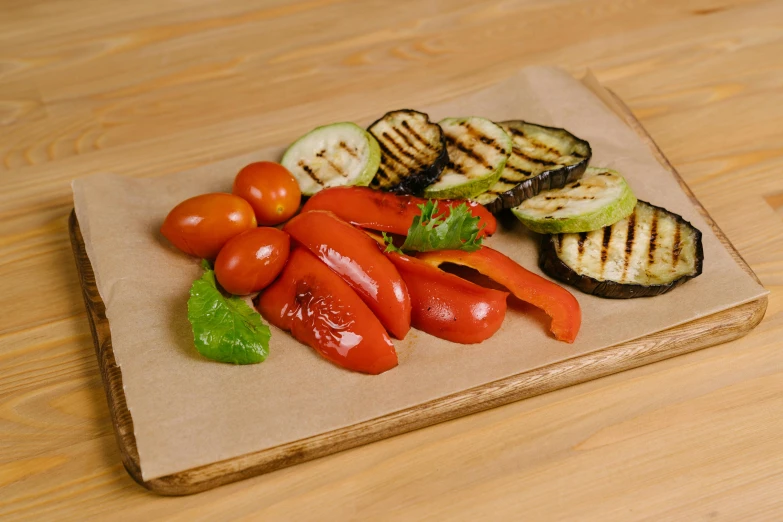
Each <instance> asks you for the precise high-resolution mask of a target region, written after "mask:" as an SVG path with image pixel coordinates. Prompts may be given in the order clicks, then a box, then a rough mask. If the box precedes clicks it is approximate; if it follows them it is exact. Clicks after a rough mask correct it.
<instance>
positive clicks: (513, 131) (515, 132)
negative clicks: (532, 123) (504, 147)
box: [502, 125, 527, 140]
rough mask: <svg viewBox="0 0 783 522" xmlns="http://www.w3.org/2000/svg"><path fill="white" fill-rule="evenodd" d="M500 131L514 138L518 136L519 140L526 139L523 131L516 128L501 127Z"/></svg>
mask: <svg viewBox="0 0 783 522" xmlns="http://www.w3.org/2000/svg"><path fill="white" fill-rule="evenodd" d="M502 129H503V130H504V131H506V132H510V133H511V134H513V135H514V136H519V137H520V138H523V139H525V140H526V139H527V136H526V135H525V133H524V131H521V130H519V129H517V128H516V127H512V126H510V125H509V126H508V128H506V127H502Z"/></svg>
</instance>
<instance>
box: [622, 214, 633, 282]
mask: <svg viewBox="0 0 783 522" xmlns="http://www.w3.org/2000/svg"><path fill="white" fill-rule="evenodd" d="M635 238H636V209H634V210H633V212H632V213H631V215H630V216H629V217H628V236H627V237H626V238H625V263H624V264H623V275H622V277H621V278H620V279H621V280H623V279H625V273H626V272H627V271H628V265H629V264H630V263H631V253H632V252H633V242H634V239H635Z"/></svg>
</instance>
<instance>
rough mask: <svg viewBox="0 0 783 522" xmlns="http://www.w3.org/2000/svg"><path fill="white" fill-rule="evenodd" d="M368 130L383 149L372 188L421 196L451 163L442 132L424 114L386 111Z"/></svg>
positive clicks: (407, 110)
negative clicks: (449, 162) (448, 163)
mask: <svg viewBox="0 0 783 522" xmlns="http://www.w3.org/2000/svg"><path fill="white" fill-rule="evenodd" d="M367 130H368V131H369V132H370V134H372V135H373V136H374V137H375V139H376V140H377V141H378V144H379V145H380V147H381V164H380V166H379V167H378V172H377V174H375V177H374V178H373V180H372V182H371V183H370V187H371V188H374V189H379V190H385V191H387V192H393V193H395V194H413V195H418V194H421V192H422V191H423V190H424V189H425V188H426V187H427V186H428V185H430V184H431V183H432V182H434V181H435V180H436V179H438V176H439V175H440V173H441V171H442V170H443V167H445V166H446V163H447V162H448V160H449V156H448V153H447V152H446V140H445V138H444V136H443V129H441V128H440V125H438V124H437V123H433V122H431V121H430V118H429V116H427V115H426V114H424V113H423V112H418V111H414V110H410V109H402V110H397V111H391V112H387V113H386V114H384V115H383V117H382V118H380V119H378V120H377V121H376V122H374V123H373V124H372V125H370V126H369V127H368V128H367Z"/></svg>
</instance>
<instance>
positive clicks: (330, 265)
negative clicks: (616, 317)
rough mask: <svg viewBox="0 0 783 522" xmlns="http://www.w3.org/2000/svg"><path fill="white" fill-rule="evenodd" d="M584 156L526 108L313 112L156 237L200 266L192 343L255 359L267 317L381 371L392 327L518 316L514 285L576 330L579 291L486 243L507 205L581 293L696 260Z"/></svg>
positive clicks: (320, 347)
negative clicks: (228, 185)
mask: <svg viewBox="0 0 783 522" xmlns="http://www.w3.org/2000/svg"><path fill="white" fill-rule="evenodd" d="M591 158H592V150H591V148H590V144H589V143H588V142H587V141H585V140H583V139H581V138H579V137H577V136H576V135H574V134H572V133H571V132H569V131H568V130H566V129H560V128H555V127H548V126H544V125H539V124H536V123H531V122H527V121H523V120H510V121H499V122H495V121H491V120H489V119H486V118H483V117H480V116H467V117H465V116H461V117H450V118H446V119H443V120H440V121H437V122H436V121H432V120H431V119H430V117H429V115H427V114H425V113H423V112H419V111H415V110H411V109H400V110H394V111H390V112H388V113H386V114H384V115H383V116H381V117H380V118H378V119H377V120H376V121H374V122H373V123H372V124H371V125H370V126H369V127H368V128H367V129H364V128H362V127H360V126H358V125H356V124H355V123H351V122H340V123H332V124H327V125H322V126H319V127H317V128H315V129H313V130H311V131H309V132H307V133H305V134H304V135H303V136H302V137H301V138H299V139H298V140H296V141H295V142H293V143H292V144H291V145H290V146H289V147H288V149H287V150H286V151H285V153H284V154H283V156H282V158H281V160H280V163H274V162H268V161H263V162H257V163H252V164H250V165H247V166H246V167H244V168H243V169H242V170H241V171H240V172H239V173H238V174H237V176H236V178H235V180H234V185H233V187H232V190H231V193H228V192H226V193H213V194H203V195H201V196H196V197H194V198H191V199H188V200H185V201H183V202H182V203H180V204H179V205H177V206H176V207H175V208H174V209H172V210H171V212H170V213H169V214H168V215H167V216H166V217H165V219H164V221H163V224H162V227H161V233H162V235H163V236H164V237H165V238H166V239H167V240H168V241H169V242H170V243H171V244H172V245H173V246H175V247H177V248H178V249H179V250H181V251H183V252H184V253H186V254H189V255H191V256H194V258H198V259H201V264H202V267H203V275H202V276H201V277H200V278H199V279H197V280H196V281H195V282H194V283H193V286H192V287H191V290H190V299H189V300H188V319H189V320H190V323H191V325H192V330H193V336H194V344H195V347H196V349H197V350H198V352H199V353H201V354H202V355H204V356H205V357H207V358H210V359H213V360H216V361H220V362H227V363H234V364H250V363H259V362H262V361H263V360H264V359H265V358H266V357H267V355H268V353H269V343H270V338H271V330H270V328H269V326H268V324H272V325H274V326H276V327H277V328H279V329H281V330H283V331H285V332H288V333H290V335H292V336H293V337H294V338H296V339H297V340H298V341H300V342H301V343H303V344H305V345H307V346H309V347H311V348H312V349H314V350H315V351H316V352H317V353H318V354H320V355H321V356H322V357H323V358H324V359H326V360H328V361H330V362H331V363H333V364H335V365H338V366H341V367H343V368H346V369H348V370H353V371H358V372H363V373H368V374H379V373H383V372H385V371H388V370H391V369H392V368H394V367H395V366H396V365H397V364H398V360H397V354H396V351H395V348H394V344H393V342H392V338H396V339H403V338H405V336H406V335H407V334H408V332H409V331H410V329H411V328H415V329H418V330H421V331H424V332H426V333H428V334H430V335H433V336H435V337H439V338H442V339H447V340H449V341H452V342H455V343H461V344H474V343H481V342H483V341H485V340H487V339H489V338H490V337H492V335H493V334H494V333H495V332H497V331H498V330H499V329H500V327H501V325H502V323H503V318H504V317H505V315H506V314H507V313H523V312H521V311H518V310H508V308H507V299H508V297H509V296H510V295H513V296H514V297H515V298H517V299H519V300H521V301H524V302H526V303H528V304H530V305H532V306H534V307H536V308H538V309H540V310H541V311H542V312H544V313H545V314H546V315H548V316H549V318H550V326H549V329H550V331H551V334H552V335H553V336H554V337H555V338H556V339H558V340H560V341H563V342H568V343H570V342H573V341H574V340H575V339H576V337H577V335H578V332H579V328H580V326H581V321H582V317H581V309H580V307H579V303H578V301H577V300H576V298H575V297H574V295H573V294H572V293H571V292H570V291H569V290H567V289H566V288H565V287H564V286H561V285H560V284H558V283H556V282H553V281H551V280H550V279H547V278H545V277H542V276H539V275H538V274H535V273H533V272H531V271H529V270H528V269H526V268H525V267H523V266H521V265H519V264H518V263H517V262H515V261H514V260H512V259H510V258H509V257H507V256H505V255H504V254H502V253H501V252H498V251H496V250H494V249H492V248H490V247H489V246H487V245H485V244H483V242H484V240H485V239H486V238H487V237H488V236H491V235H492V234H493V233H494V232H495V231H496V229H497V220H496V217H495V215H496V214H500V213H505V214H508V215H513V216H515V217H516V218H517V219H518V220H519V221H520V222H521V223H522V224H523V225H525V226H526V227H528V228H529V229H530V230H531V231H533V232H535V233H537V234H540V240H541V245H540V251H539V254H540V255H539V266H540V268H541V269H542V270H543V272H544V273H545V274H546V275H548V276H550V277H551V278H553V279H555V280H557V281H560V282H562V283H565V284H567V285H569V286H571V287H572V288H575V289H577V290H579V291H581V292H584V293H586V294H590V295H593V296H596V297H602V298H613V299H628V298H636V297H652V296H656V295H660V294H663V293H665V292H669V291H671V290H672V289H674V288H676V287H677V286H679V285H681V284H683V283H685V282H686V281H688V280H690V279H692V278H694V277H697V276H698V275H699V274H701V271H702V264H703V261H704V253H703V249H702V242H701V232H699V230H697V229H696V228H695V227H694V226H693V225H691V224H690V223H689V222H687V221H686V220H685V219H683V218H682V217H681V216H679V215H677V214H674V213H673V212H670V211H668V210H666V209H665V208H663V207H661V206H656V205H655V204H654V202H645V201H641V200H638V199H637V198H636V196H635V194H634V192H633V188H632V187H631V186H630V184H629V183H628V182H627V180H626V179H625V178H624V177H623V175H622V173H621V172H617V171H615V170H612V169H609V168H606V167H603V166H600V165H593V164H591ZM303 198H304V202H303ZM525 240H528V239H527V238H525V237H522V236H520V241H525ZM449 265H451V266H453V265H459V266H463V267H467V268H469V269H472V270H473V271H474V272H478V273H480V274H482V276H484V279H482V280H481V281H487V280H491V281H492V282H493V283H492V284H491V286H484V285H483V284H479V283H477V282H475V281H476V280H477V279H476V278H473V279H470V280H469V279H465V278H462V277H460V276H458V275H456V274H455V273H454V271H453V270H450V271H446V270H444V269H443V268H444V267H446V266H449Z"/></svg>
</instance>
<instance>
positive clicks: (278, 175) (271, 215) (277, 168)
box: [232, 161, 302, 226]
mask: <svg viewBox="0 0 783 522" xmlns="http://www.w3.org/2000/svg"><path fill="white" fill-rule="evenodd" d="M232 192H233V193H234V194H235V195H237V196H239V197H241V198H243V199H245V200H247V201H248V202H249V203H250V205H252V206H253V210H254V211H255V213H256V220H257V221H258V224H259V225H264V226H270V225H277V224H279V223H282V222H283V221H286V220H288V218H290V217H291V216H293V215H294V214H296V211H297V210H299V202H300V200H301V199H302V191H301V190H300V189H299V184H298V183H297V182H296V179H295V178H294V177H293V176H292V175H291V173H290V172H288V169H286V168H285V167H284V166H282V165H280V164H279V163H273V162H271V161H259V162H257V163H251V164H250V165H248V166H246V167H245V168H243V169H242V170H240V171H239V174H237V177H236V179H234V188H233V190H232Z"/></svg>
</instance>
